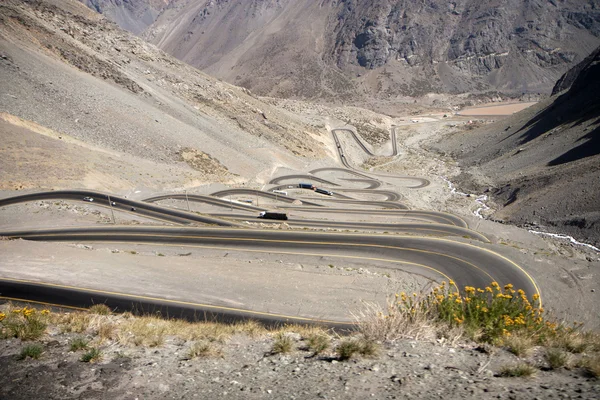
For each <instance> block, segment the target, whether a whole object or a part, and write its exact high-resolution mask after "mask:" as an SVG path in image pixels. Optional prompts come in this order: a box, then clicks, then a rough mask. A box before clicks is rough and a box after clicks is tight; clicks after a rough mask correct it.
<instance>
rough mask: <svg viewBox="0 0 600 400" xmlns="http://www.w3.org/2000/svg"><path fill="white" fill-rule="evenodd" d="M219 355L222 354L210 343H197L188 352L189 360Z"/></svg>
mask: <svg viewBox="0 0 600 400" xmlns="http://www.w3.org/2000/svg"><path fill="white" fill-rule="evenodd" d="M219 353H220V352H219V351H218V350H217V349H215V348H214V347H213V346H212V345H211V344H210V343H208V342H196V343H194V344H193V345H192V346H191V347H190V349H189V350H188V353H187V359H188V360H191V359H194V358H196V357H210V356H216V355H218V354H219Z"/></svg>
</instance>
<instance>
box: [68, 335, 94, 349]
mask: <svg viewBox="0 0 600 400" xmlns="http://www.w3.org/2000/svg"><path fill="white" fill-rule="evenodd" d="M89 343H90V341H89V340H87V339H86V338H83V337H77V338H75V339H73V340H71V351H77V350H85V349H87V348H88V344H89Z"/></svg>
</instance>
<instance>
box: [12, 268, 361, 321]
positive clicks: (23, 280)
mask: <svg viewBox="0 0 600 400" xmlns="http://www.w3.org/2000/svg"><path fill="white" fill-rule="evenodd" d="M0 280H4V281H8V282H16V283H26V284H32V285H39V286H46V287H53V288H59V289H70V290H79V291H84V292H91V293H98V294H104V295H111V296H122V297H127V298H131V299H138V300H150V301H156V302H162V303H169V304H173V305H185V306H193V307H204V308H212V309H216V310H223V311H236V312H240V313H244V314H254V315H262V316H268V317H276V318H281V319H289V320H295V321H305V322H321V323H328V324H337V325H341V324H352V322H349V321H348V322H347V321H333V320H327V319H317V318H305V317H294V316H290V315H284V314H275V313H269V312H261V311H251V310H244V309H241V308H234V307H225V306H217V305H210V304H203V303H194V302H189V301H180V300H170V299H164V298H160V297H151V296H141V295H136V294H128V293H120V292H113V291H108V290H99V289H91V288H82V287H77V286H70V285H61V284H57V283H49V282H37V281H29V280H25V279H16V278H5V277H1V278H0ZM46 304H50V303H46ZM57 307H62V306H59V305H57ZM72 308H76V307H72ZM77 309H79V310H86V309H84V308H77Z"/></svg>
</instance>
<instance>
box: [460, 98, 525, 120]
mask: <svg viewBox="0 0 600 400" xmlns="http://www.w3.org/2000/svg"><path fill="white" fill-rule="evenodd" d="M534 104H536V102H521V103H509V104H492V105H487V106H483V107H473V108H465V109H463V110H460V111H459V112H458V114H459V115H464V116H467V117H470V116H473V117H476V116H484V115H485V116H494V115H512V114H514V113H516V112H519V111H521V110H524V109H526V108H527V107H530V106H532V105H534Z"/></svg>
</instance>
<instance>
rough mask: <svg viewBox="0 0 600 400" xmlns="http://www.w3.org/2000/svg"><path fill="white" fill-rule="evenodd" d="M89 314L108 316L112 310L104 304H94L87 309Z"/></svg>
mask: <svg viewBox="0 0 600 400" xmlns="http://www.w3.org/2000/svg"><path fill="white" fill-rule="evenodd" d="M88 310H89V312H90V314H97V315H110V314H112V310H111V309H110V307H108V306H107V305H106V304H94V305H93V306H91V307H90V308H89V309H88Z"/></svg>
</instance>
